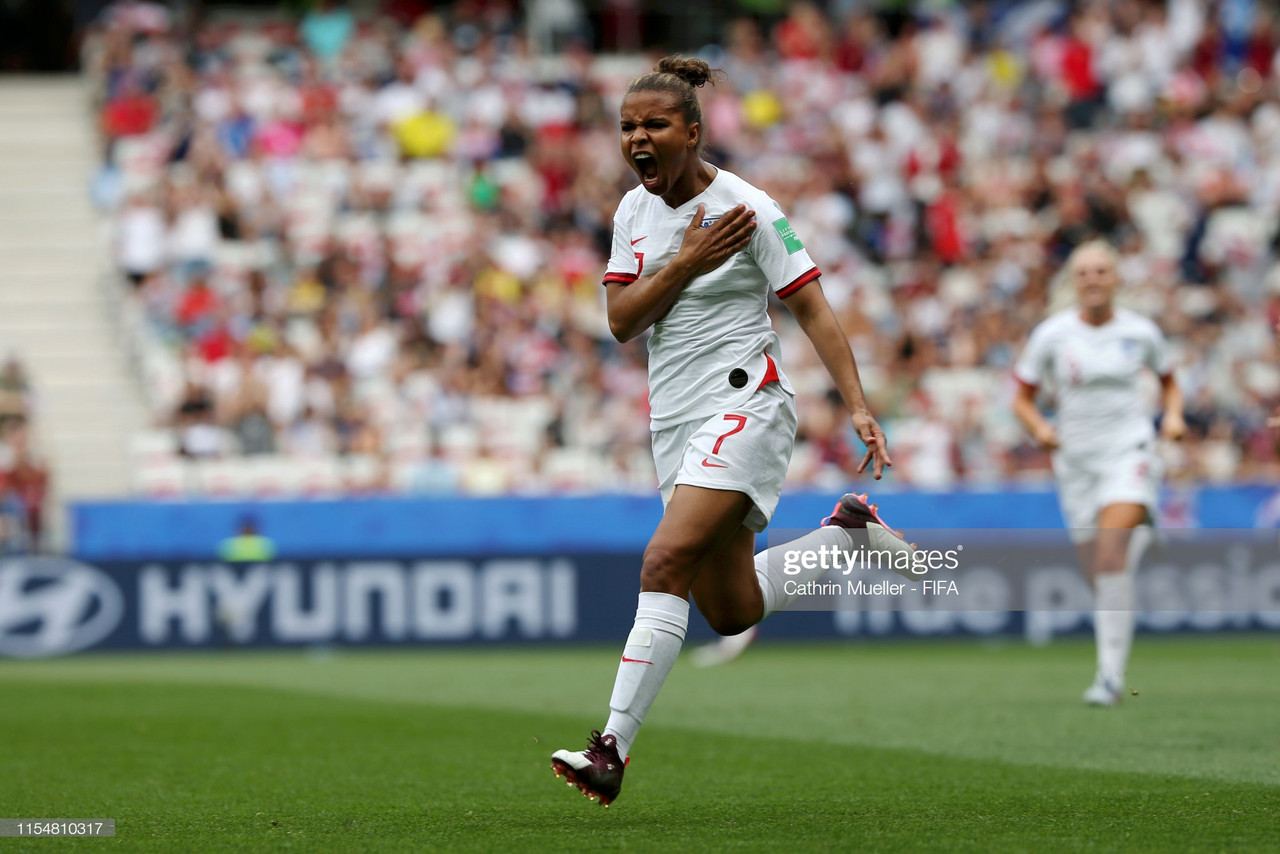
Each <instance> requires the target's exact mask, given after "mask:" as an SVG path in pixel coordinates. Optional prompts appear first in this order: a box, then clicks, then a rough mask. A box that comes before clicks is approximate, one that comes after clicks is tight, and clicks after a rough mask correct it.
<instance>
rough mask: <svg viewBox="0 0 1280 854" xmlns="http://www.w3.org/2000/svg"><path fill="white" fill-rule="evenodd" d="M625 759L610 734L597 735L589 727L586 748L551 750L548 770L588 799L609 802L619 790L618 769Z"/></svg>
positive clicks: (598, 732)
mask: <svg viewBox="0 0 1280 854" xmlns="http://www.w3.org/2000/svg"><path fill="white" fill-rule="evenodd" d="M626 768H627V760H624V759H623V758H622V757H621V756H619V755H618V746H617V744H616V743H615V742H614V738H613V736H611V735H601V734H600V730H597V729H593V730H592V731H591V738H590V739H589V740H588V741H587V749H586V750H576V751H575V750H557V751H556V752H555V753H553V754H551V770H552V771H554V772H555V774H556V779H560V778H561V777H564V778H565V782H566V784H567V785H570V786H577V787H578V791H580V792H582V794H583V795H585V796H586V798H587V800H589V801H599V802H600V805H601V806H603V807H607V806H609V804H611V803H613V802H614V800H615V799H616V798H617V797H618V793H619V792H621V791H622V772H623V771H625V770H626Z"/></svg>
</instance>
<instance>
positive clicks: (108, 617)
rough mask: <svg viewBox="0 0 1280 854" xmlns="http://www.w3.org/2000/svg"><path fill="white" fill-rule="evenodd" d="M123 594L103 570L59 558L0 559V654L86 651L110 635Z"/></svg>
mask: <svg viewBox="0 0 1280 854" xmlns="http://www.w3.org/2000/svg"><path fill="white" fill-rule="evenodd" d="M123 614H124V597H123V596H121V595H120V589H119V588H118V587H117V586H116V583H115V582H114V581H112V580H111V578H110V577H109V576H108V575H107V574H106V573H104V572H102V571H100V570H98V569H95V568H93V567H92V566H86V565H85V564H83V563H77V562H76V561H73V560H67V559H66V558H59V557H27V558H16V559H15V558H11V559H7V560H0V655H8V656H13V657H15V658H38V657H42V656H48V655H64V654H66V653H69V652H76V651H77V650H81V649H87V648H88V647H91V646H93V645H94V644H96V643H98V642H99V641H101V640H102V639H103V638H105V637H106V636H107V635H109V634H111V632H113V631H114V630H115V628H116V626H117V625H119V624H120V617H121V616H122V615H123Z"/></svg>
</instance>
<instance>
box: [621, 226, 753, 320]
mask: <svg viewBox="0 0 1280 854" xmlns="http://www.w3.org/2000/svg"><path fill="white" fill-rule="evenodd" d="M705 213H706V207H705V206H704V205H698V209H697V211H696V212H695V213H694V215H693V218H692V219H691V220H690V221H689V227H688V228H687V229H685V233H684V240H683V242H682V243H681V244H680V251H679V252H677V253H676V257H675V258H673V259H671V263H670V264H668V265H667V266H666V267H664V268H663V269H662V270H660V271H659V272H657V273H654V274H653V275H652V276H643V277H641V278H639V279H636V280H635V281H634V282H630V283H629V284H625V285H624V284H620V283H617V282H611V283H610V284H609V285H607V287H606V291H605V293H606V295H607V299H608V310H609V331H610V332H611V333H613V337H614V338H617V339H618V340H619V341H623V342H625V341H630V340H631V339H632V338H635V337H636V336H637V335H639V334H640V333H641V332H644V331H645V330H646V329H648V328H649V327H650V326H653V324H655V323H657V322H658V321H659V320H661V319H662V318H663V317H664V316H665V315H666V313H667V312H668V311H669V310H670V309H671V306H672V304H673V303H674V302H675V301H676V300H677V299H679V297H680V292H681V291H682V290H684V287H685V285H687V284H689V282H691V281H693V280H694V279H696V278H697V277H698V276H701V275H703V274H704V273H709V272H711V271H712V270H714V269H716V268H717V267H719V266H720V265H721V264H723V263H724V262H725V261H727V260H729V258H730V256H732V255H733V254H734V253H735V252H741V251H742V250H743V249H745V248H746V247H747V245H748V244H749V243H750V242H751V235H752V234H754V233H755V229H756V219H755V211H751V210H747V208H746V206H745V205H738V206H737V207H736V208H734V209H733V210H731V211H729V212H728V213H726V214H725V215H724V216H722V217H720V218H719V219H718V220H716V221H715V222H713V223H712V224H711V225H710V226H708V227H707V228H703V227H702V220H703V216H704V214H705Z"/></svg>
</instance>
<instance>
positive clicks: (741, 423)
mask: <svg viewBox="0 0 1280 854" xmlns="http://www.w3.org/2000/svg"><path fill="white" fill-rule="evenodd" d="M724 420H725V421H736V422H738V426H737V427H734V428H733V429H732V430H730V431H729V432H728V433H721V434H720V438H718V439H716V443H715V446H714V447H712V448H711V454H712V456H715V455H716V454H718V453H720V446H721V445H722V444H724V440H725V439H728V438H729V437H730V436H732V435H733V434H734V433H739V432H741V431H742V428H743V427H746V426H747V416H745V415H726V416H725V417H724Z"/></svg>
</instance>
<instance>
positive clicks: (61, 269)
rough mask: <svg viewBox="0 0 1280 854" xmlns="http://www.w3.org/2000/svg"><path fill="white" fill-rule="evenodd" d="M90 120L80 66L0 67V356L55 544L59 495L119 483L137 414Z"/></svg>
mask: <svg viewBox="0 0 1280 854" xmlns="http://www.w3.org/2000/svg"><path fill="white" fill-rule="evenodd" d="M92 123H93V117H92V115H91V114H90V112H89V109H88V104H87V101H86V98H85V93H84V89H83V86H82V84H81V83H80V80H79V78H77V77H71V76H58V77H0V358H3V356H4V354H5V353H7V352H9V351H16V352H17V353H18V355H19V356H20V358H21V359H22V361H23V362H24V363H25V364H26V366H27V368H28V370H29V372H30V373H31V375H32V380H33V383H34V386H35V393H36V415H35V421H34V427H35V435H36V440H37V442H38V446H39V448H40V450H41V452H42V453H43V455H44V457H45V459H46V460H47V461H48V463H49V464H50V467H51V468H52V471H53V488H54V495H53V497H52V499H53V500H52V504H51V506H50V507H49V527H50V531H49V533H50V541H51V543H52V545H53V546H54V547H62V546H65V545H66V519H65V513H64V509H65V503H66V502H67V501H68V500H70V499H76V498H87V497H98V496H118V495H125V494H126V493H127V492H128V490H129V483H130V479H129V469H128V448H129V439H130V437H131V436H132V435H133V432H134V431H135V430H136V429H137V428H139V427H141V426H142V425H143V423H144V419H145V410H144V407H143V404H142V396H141V389H140V388H139V387H138V382H137V380H136V379H134V376H133V374H132V373H131V372H130V369H129V366H128V362H127V359H126V356H125V352H126V351H125V348H124V347H123V346H121V343H120V342H119V340H118V334H117V331H116V330H117V324H116V318H115V317H114V316H113V309H112V306H111V304H110V300H109V294H108V291H107V289H106V288H105V287H104V285H103V281H104V279H103V276H104V274H105V273H107V272H108V271H109V270H110V269H111V261H110V251H109V245H108V239H107V232H106V226H105V223H104V221H103V219H102V218H101V217H100V216H99V215H98V214H97V213H96V212H95V211H94V209H93V207H92V205H91V204H90V202H89V181H90V179H91V177H92V175H93V173H94V171H95V169H96V166H97V163H98V154H97V150H96V142H95V133H94V130H93V124H92Z"/></svg>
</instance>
